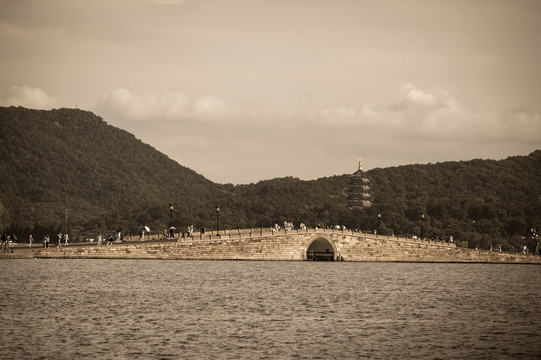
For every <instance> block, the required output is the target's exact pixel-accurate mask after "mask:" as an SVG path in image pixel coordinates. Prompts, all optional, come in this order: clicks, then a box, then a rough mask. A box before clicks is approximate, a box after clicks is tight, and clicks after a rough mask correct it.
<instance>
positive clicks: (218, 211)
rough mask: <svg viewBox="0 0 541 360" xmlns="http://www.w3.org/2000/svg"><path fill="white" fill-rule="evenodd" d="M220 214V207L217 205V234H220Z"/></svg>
mask: <svg viewBox="0 0 541 360" xmlns="http://www.w3.org/2000/svg"><path fill="white" fill-rule="evenodd" d="M219 214H220V207H219V206H218V205H216V235H220V222H219Z"/></svg>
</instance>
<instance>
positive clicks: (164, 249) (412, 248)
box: [35, 229, 541, 264]
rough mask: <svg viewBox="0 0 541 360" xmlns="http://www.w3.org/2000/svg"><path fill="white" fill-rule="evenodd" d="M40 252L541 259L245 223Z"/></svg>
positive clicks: (124, 255)
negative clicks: (224, 228) (181, 234)
mask: <svg viewBox="0 0 541 360" xmlns="http://www.w3.org/2000/svg"><path fill="white" fill-rule="evenodd" d="M35 257H36V258H94V259H186V260H203V259H204V260H296V261H300V260H333V261H337V260H339V261H371V262H475V263H531V264H541V257H540V256H535V255H524V254H519V253H505V252H496V251H486V250H474V249H465V248H457V247H456V246H455V244H452V243H451V244H449V243H447V242H441V241H436V242H435V241H428V240H419V239H411V238H402V237H394V236H385V235H373V234H366V233H361V232H351V231H342V230H324V229H306V230H293V231H284V230H282V231H280V232H273V231H269V230H263V229H244V230H234V231H223V232H221V233H220V234H219V235H218V234H216V233H211V234H209V233H207V234H204V235H202V234H194V236H193V237H180V238H178V239H175V240H174V241H172V240H169V241H164V240H161V241H160V240H146V241H144V242H139V241H126V242H122V243H114V244H113V245H112V246H107V245H101V246H97V245H95V244H92V245H88V246H68V247H63V248H49V249H41V250H39V251H38V252H36V253H35Z"/></svg>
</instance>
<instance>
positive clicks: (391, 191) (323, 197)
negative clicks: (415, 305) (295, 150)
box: [0, 107, 541, 250]
mask: <svg viewBox="0 0 541 360" xmlns="http://www.w3.org/2000/svg"><path fill="white" fill-rule="evenodd" d="M0 169H1V173H2V176H1V178H0V225H2V224H4V226H8V227H9V230H10V231H16V232H18V233H20V234H22V236H23V237H24V236H25V234H27V233H29V232H32V233H33V234H35V237H36V238H39V236H40V234H41V233H45V232H54V231H64V229H65V228H66V226H68V228H69V229H70V232H74V233H76V232H77V230H82V231H86V232H92V231H98V230H99V231H107V230H113V229H117V228H122V229H124V231H125V232H126V233H130V232H131V233H136V232H137V230H138V229H139V228H140V227H141V226H142V225H149V226H151V228H153V229H161V228H163V227H166V226H168V223H169V217H170V212H169V203H171V202H172V203H173V204H174V207H175V208H174V211H173V223H174V225H175V226H177V227H179V228H180V229H184V228H185V227H186V226H188V225H190V224H193V225H194V227H196V228H199V227H200V226H206V227H207V228H214V227H215V222H216V213H215V205H219V206H220V210H221V211H220V215H219V216H220V227H221V228H229V229H232V228H237V227H242V228H245V227H260V226H263V227H267V226H271V225H272V224H274V223H279V224H280V225H281V224H282V223H283V222H284V221H292V222H293V223H294V224H296V225H298V224H299V223H301V222H303V223H305V224H306V225H308V226H316V225H319V226H331V225H337V224H338V225H345V226H347V227H348V228H352V229H360V230H367V231H372V230H374V229H376V227H377V214H378V212H380V213H381V215H382V217H381V224H380V232H381V233H384V234H396V235H398V234H400V235H406V236H413V235H417V236H418V235H420V228H421V220H420V215H421V213H423V214H425V220H424V224H423V226H424V234H425V236H429V237H439V236H447V235H453V236H454V238H455V239H456V240H457V241H458V243H459V245H463V246H470V247H482V248H488V247H490V246H491V245H492V246H496V245H497V244H503V246H504V249H508V250H516V249H517V248H518V247H519V246H520V245H521V244H523V243H525V242H528V241H529V246H531V240H529V239H528V238H527V236H528V234H529V230H530V228H532V227H535V228H537V231H539V227H540V224H541V151H540V150H537V151H535V152H533V153H531V154H530V155H528V156H515V157H510V158H508V159H504V160H500V161H494V160H472V161H460V162H444V163H437V164H425V165H419V164H417V165H407V166H399V167H392V168H385V169H379V168H378V169H373V170H370V171H367V172H366V173H367V175H368V177H369V178H370V179H371V184H370V186H371V189H372V195H373V206H372V207H371V208H368V209H354V210H349V209H347V208H346V194H347V189H348V184H349V175H347V174H346V175H340V176H332V177H326V178H321V179H317V180H311V181H302V180H299V179H296V178H292V177H287V178H279V179H273V180H266V181H260V182H258V183H256V184H250V185H238V186H233V185H230V184H228V185H220V184H215V183H213V182H211V181H209V180H207V179H205V178H204V177H203V176H201V175H199V174H197V173H195V172H194V171H192V170H190V169H188V168H186V167H183V166H182V165H179V164H178V163H176V162H175V161H173V160H171V159H169V158H168V157H167V156H166V155H164V154H161V153H160V152H158V151H157V150H155V149H154V148H152V147H151V146H149V145H146V144H144V143H142V142H141V141H140V140H138V139H136V138H135V137H134V136H133V135H131V134H129V133H128V132H126V131H123V130H120V129H118V128H115V127H113V126H110V125H108V124H107V123H106V122H105V121H104V120H102V119H101V118H99V117H98V116H96V115H94V114H92V113H90V112H86V111H81V110H74V109H59V110H51V111H39V110H28V109H24V108H15V107H9V108H0ZM66 209H68V219H67V220H68V221H67V222H66Z"/></svg>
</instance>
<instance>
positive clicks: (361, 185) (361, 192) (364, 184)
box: [347, 158, 372, 209]
mask: <svg viewBox="0 0 541 360" xmlns="http://www.w3.org/2000/svg"><path fill="white" fill-rule="evenodd" d="M369 183H370V180H369V179H368V177H367V176H366V174H365V173H364V171H363V166H362V162H361V159H360V158H359V169H358V170H357V171H355V172H354V173H353V174H352V175H350V177H349V189H348V198H347V199H348V208H350V209H353V208H366V207H370V206H371V205H372V202H371V201H370V200H371V198H372V196H371V195H370V186H369Z"/></svg>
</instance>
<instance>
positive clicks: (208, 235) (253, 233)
mask: <svg viewBox="0 0 541 360" xmlns="http://www.w3.org/2000/svg"><path fill="white" fill-rule="evenodd" d="M302 233H314V234H316V233H322V234H329V235H332V234H344V235H352V236H360V237H367V238H372V239H387V240H394V241H404V242H413V243H424V244H434V245H440V246H452V247H455V246H456V244H455V243H450V242H448V241H446V240H430V239H416V238H407V237H400V236H395V235H380V234H371V233H365V232H362V231H354V230H349V229H327V228H303V229H291V230H287V229H280V230H276V229H274V228H269V227H264V228H262V227H258V228H249V229H224V230H220V231H219V232H216V230H210V231H206V232H205V233H201V232H193V233H192V235H191V236H189V235H188V234H187V233H182V234H178V239H177V241H186V240H190V241H198V240H200V241H202V240H226V239H242V238H254V237H269V236H280V235H287V234H302Z"/></svg>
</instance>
